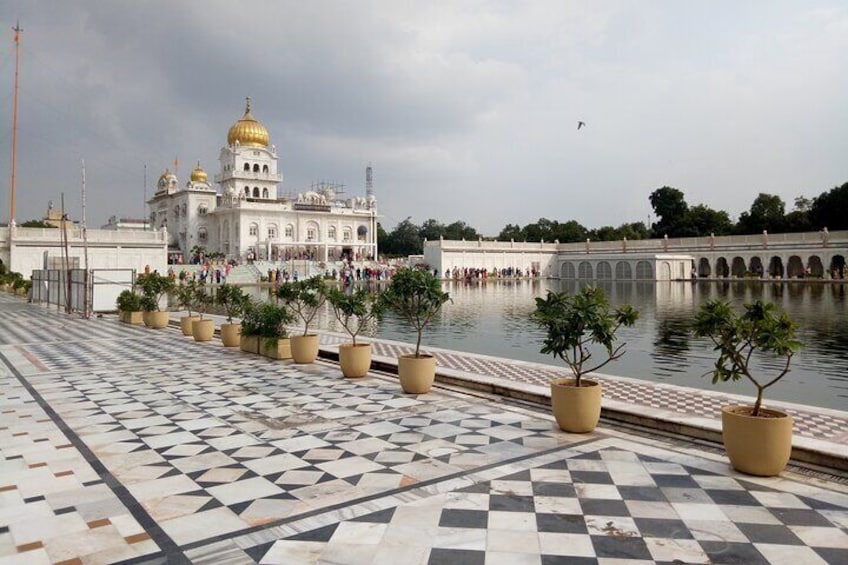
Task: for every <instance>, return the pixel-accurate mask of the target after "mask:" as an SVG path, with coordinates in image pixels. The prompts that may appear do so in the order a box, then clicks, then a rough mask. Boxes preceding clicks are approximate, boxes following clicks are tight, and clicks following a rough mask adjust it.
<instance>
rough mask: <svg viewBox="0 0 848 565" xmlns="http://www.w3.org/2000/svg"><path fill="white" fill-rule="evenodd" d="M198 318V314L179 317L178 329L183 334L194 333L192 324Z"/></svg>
mask: <svg viewBox="0 0 848 565" xmlns="http://www.w3.org/2000/svg"><path fill="white" fill-rule="evenodd" d="M199 319H200V316H183V317H181V318H180V329H181V330H182V331H183V335H184V336H192V335H194V330H193V329H192V328H193V325H194V323H195V322H196V321H198V320H199Z"/></svg>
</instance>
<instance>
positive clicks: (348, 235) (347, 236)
mask: <svg viewBox="0 0 848 565" xmlns="http://www.w3.org/2000/svg"><path fill="white" fill-rule="evenodd" d="M342 241H353V230H352V229H350V228H345V229H344V231H342Z"/></svg>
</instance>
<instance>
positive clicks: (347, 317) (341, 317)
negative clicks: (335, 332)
mask: <svg viewBox="0 0 848 565" xmlns="http://www.w3.org/2000/svg"><path fill="white" fill-rule="evenodd" d="M327 301H328V302H329V303H330V306H331V307H332V308H333V313H334V314H335V316H336V319H338V321H339V323H341V325H342V327H343V328H344V329H345V331H346V332H347V333H348V334H349V335H350V339H351V343H342V344H341V345H339V365H340V366H341V369H342V374H343V375H344V376H345V377H351V378H355V377H364V376H365V375H366V374H367V373H368V369H369V368H370V367H371V344H370V343H356V336H358V335H359V334H360V333H362V331H363V330H365V329H366V328H367V327H368V326H369V325H370V324H371V323H373V322H375V321H379V320H380V319H381V318H382V317H383V312H384V311H385V305H384V303H383V301H382V300H380V295H379V294H377V293H374V292H369V291H367V290H365V289H364V288H357V289H355V290H351V291H350V292H344V291H342V290H340V289H338V288H333V289H330V290H329V291H328V293H327Z"/></svg>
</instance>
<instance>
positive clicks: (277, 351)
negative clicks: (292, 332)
mask: <svg viewBox="0 0 848 565" xmlns="http://www.w3.org/2000/svg"><path fill="white" fill-rule="evenodd" d="M259 350H260V352H261V353H262V355H264V356H265V357H270V358H271V359H291V358H292V348H291V340H290V339H289V338H287V337H281V338H280V339H278V340H277V346H276V347H274V346H273V345H268V343H267V338H264V337H260V338H259Z"/></svg>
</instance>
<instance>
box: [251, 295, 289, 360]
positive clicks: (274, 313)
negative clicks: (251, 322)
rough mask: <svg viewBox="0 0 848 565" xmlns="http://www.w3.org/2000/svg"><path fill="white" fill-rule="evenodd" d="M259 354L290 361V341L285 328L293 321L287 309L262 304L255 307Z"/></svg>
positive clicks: (267, 303)
mask: <svg viewBox="0 0 848 565" xmlns="http://www.w3.org/2000/svg"><path fill="white" fill-rule="evenodd" d="M256 313H257V316H258V321H259V341H260V347H259V349H260V353H262V355H265V356H267V357H272V358H274V359H291V358H292V350H291V349H292V348H291V340H290V339H289V337H288V330H287V329H286V326H287V325H288V324H291V323H292V322H293V321H294V317H293V316H292V315H291V313H290V312H289V311H288V309H287V308H285V307H282V306H277V305H276V304H271V303H270V302H263V303H262V304H259V305H258V306H257V307H256Z"/></svg>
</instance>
